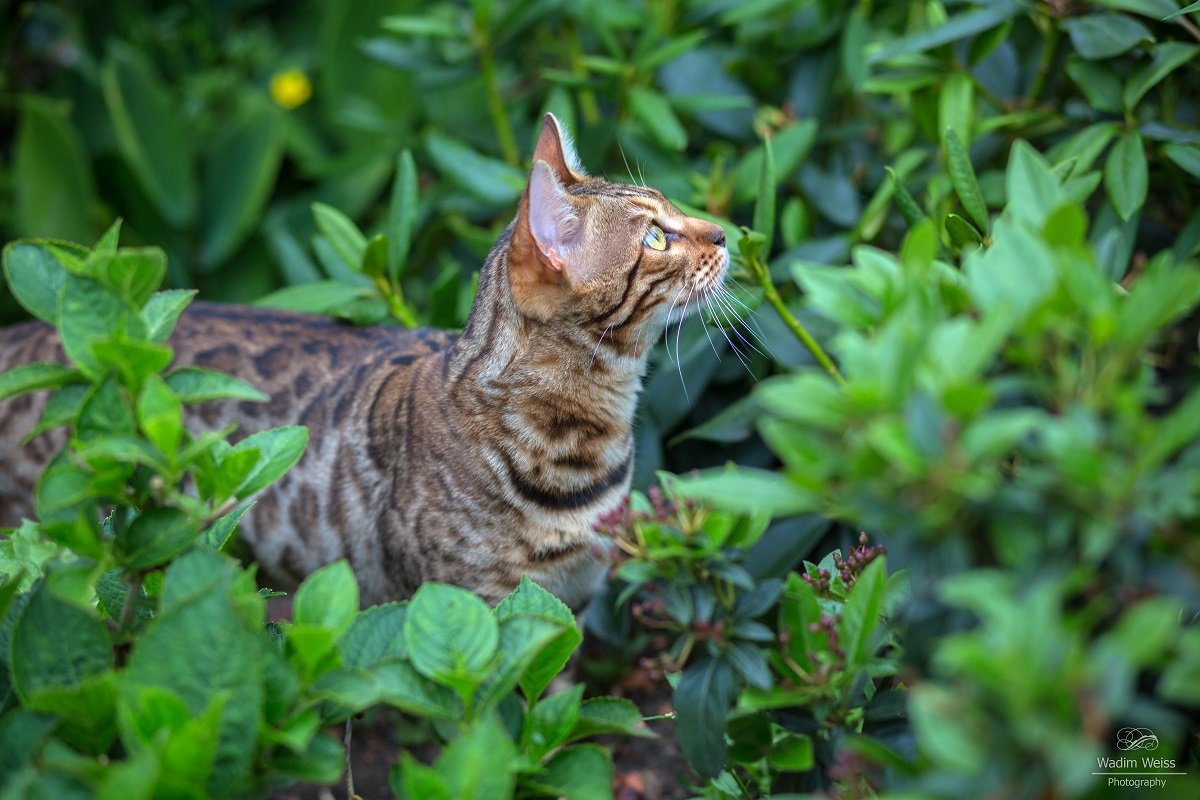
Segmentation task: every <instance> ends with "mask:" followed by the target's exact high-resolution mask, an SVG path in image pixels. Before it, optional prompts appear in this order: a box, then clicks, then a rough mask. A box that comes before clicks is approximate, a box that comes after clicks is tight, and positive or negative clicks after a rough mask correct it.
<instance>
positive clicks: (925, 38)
mask: <svg viewBox="0 0 1200 800" xmlns="http://www.w3.org/2000/svg"><path fill="white" fill-rule="evenodd" d="M1023 13H1025V8H1024V7H1023V6H1022V5H1021V3H1019V2H1017V0H994V1H993V2H990V3H988V4H987V5H986V6H984V7H983V8H979V9H976V10H973V11H966V12H964V13H961V14H955V15H954V16H953V17H951V18H950V19H949V20H947V21H946V22H944V23H943V24H941V25H938V26H936V27H933V28H929V29H927V30H923V31H917V32H916V33H910V34H908V35H906V36H901V37H899V38H897V39H894V40H893V41H891V42H888V43H887V44H886V45H884V46H883V47H881V48H879V49H878V50H876V51H875V52H873V53H871V55H870V56H869V57H868V59H867V60H868V61H869V62H870V63H871V64H882V63H884V62H886V61H891V60H892V59H894V58H897V57H898V56H904V55H909V54H911V53H922V52H924V51H926V50H932V49H933V48H935V47H941V46H942V45H944V44H949V43H950V42H956V41H958V40H960V39H965V38H967V37H968V36H974V35H975V34H978V33H983V32H984V31H986V30H990V29H991V28H994V27H996V26H997V25H999V24H1000V23H1002V22H1004V21H1005V20H1007V19H1011V18H1012V17H1015V16H1017V15H1018V14H1023Z"/></svg>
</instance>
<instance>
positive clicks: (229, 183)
mask: <svg viewBox="0 0 1200 800" xmlns="http://www.w3.org/2000/svg"><path fill="white" fill-rule="evenodd" d="M243 102H244V106H243V110H242V112H241V113H240V114H238V115H237V116H236V118H235V119H233V120H230V121H228V122H226V123H224V124H222V125H221V126H220V127H218V128H217V135H216V137H215V138H214V139H213V141H212V143H211V144H210V145H208V147H207V148H206V152H205V154H204V161H203V175H202V180H201V185H200V188H201V192H200V231H201V233H200V253H199V266H200V268H201V270H202V271H205V272H207V271H210V270H212V269H215V268H216V267H217V266H219V265H220V264H221V263H222V262H224V261H225V260H226V259H227V258H229V256H231V255H232V254H233V253H234V252H236V251H237V249H238V247H240V246H241V244H242V243H243V242H244V241H245V240H246V237H247V236H248V235H249V234H250V232H251V231H252V230H254V226H255V224H256V223H257V222H258V221H259V220H260V219H261V218H262V210H263V207H264V206H265V205H266V203H267V200H268V199H269V198H270V196H271V190H272V189H273V188H274V187H275V179H276V177H277V176H278V174H279V165H280V163H281V162H282V161H283V151H284V144H285V140H286V136H285V132H286V129H285V127H284V125H283V117H282V114H281V112H280V110H279V109H278V108H276V107H275V106H273V105H272V104H271V103H269V102H268V101H267V100H266V98H265V97H264V98H261V99H259V96H258V95H257V94H254V93H247V94H246V95H245V97H244V101H243Z"/></svg>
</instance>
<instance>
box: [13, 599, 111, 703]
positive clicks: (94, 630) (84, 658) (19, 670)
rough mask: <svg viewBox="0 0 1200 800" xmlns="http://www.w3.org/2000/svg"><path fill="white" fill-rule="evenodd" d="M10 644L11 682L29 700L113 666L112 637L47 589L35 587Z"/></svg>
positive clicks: (71, 685)
mask: <svg viewBox="0 0 1200 800" xmlns="http://www.w3.org/2000/svg"><path fill="white" fill-rule="evenodd" d="M11 636H12V638H11V640H10V642H9V645H8V650H9V660H10V664H11V670H12V682H13V688H14V689H16V691H17V695H18V696H19V697H20V698H21V701H22V703H24V704H26V705H28V703H29V701H30V700H31V698H33V697H34V696H36V695H37V693H38V692H41V691H43V690H46V689H57V688H67V687H73V686H79V685H80V683H82V682H83V681H84V680H86V679H88V678H92V677H95V676H97V675H100V674H102V673H104V672H107V671H108V670H111V669H112V668H113V649H112V640H111V639H110V638H109V635H108V631H107V629H105V627H104V625H103V623H101V622H100V620H98V619H96V618H95V617H94V616H92V614H91V613H89V612H88V611H85V610H84V609H82V608H79V607H78V606H75V605H73V604H71V603H68V602H67V601H66V600H63V599H62V598H60V597H58V596H57V595H55V594H54V593H53V592H51V591H50V587H49V585H48V584H47V582H45V581H43V582H42V583H40V584H38V586H37V587H36V588H35V589H34V590H33V593H32V595H31V596H30V598H29V602H28V603H26V604H25V607H24V609H22V610H21V612H20V615H19V616H18V617H17V618H16V622H15V624H14V625H13V627H12V634H11Z"/></svg>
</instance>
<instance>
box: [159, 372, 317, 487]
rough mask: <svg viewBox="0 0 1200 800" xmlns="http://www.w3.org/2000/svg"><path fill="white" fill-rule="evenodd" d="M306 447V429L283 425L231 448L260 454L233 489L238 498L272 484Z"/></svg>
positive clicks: (292, 464)
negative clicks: (241, 481)
mask: <svg viewBox="0 0 1200 800" xmlns="http://www.w3.org/2000/svg"><path fill="white" fill-rule="evenodd" d="M168 385H170V384H169V383H168ZM307 447H308V428H305V427H304V426H303V425H287V426H284V427H279V428H271V429H269V430H265V431H260V432H259V433H255V434H251V435H250V436H247V437H246V438H245V439H242V440H241V441H240V442H238V443H237V444H236V445H234V447H233V450H234V452H245V451H247V450H258V451H259V453H260V456H259V459H258V463H256V464H255V466H254V469H253V470H252V471H251V472H250V475H249V476H248V477H247V478H246V480H245V481H244V482H243V483H242V484H241V485H240V486H239V487H238V489H237V492H236V494H237V497H238V499H239V500H244V499H246V498H247V497H249V496H250V495H252V494H254V493H255V492H258V491H260V490H262V489H265V488H266V487H267V486H269V485H270V484H271V483H274V481H275V480H276V479H277V478H279V477H280V476H281V475H283V474H284V473H285V472H287V471H288V470H289V469H291V468H292V467H293V466H294V465H295V463H296V462H297V461H299V460H300V457H301V456H303V455H304V450H305V448H307Z"/></svg>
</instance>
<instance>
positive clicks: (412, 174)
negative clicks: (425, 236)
mask: <svg viewBox="0 0 1200 800" xmlns="http://www.w3.org/2000/svg"><path fill="white" fill-rule="evenodd" d="M416 232H417V165H416V162H415V161H413V155H412V151H411V150H409V149H408V148H405V149H404V150H403V151H402V152H401V153H400V155H399V156H397V157H396V179H395V181H394V182H393V183H392V199H391V203H390V204H389V205H388V214H387V237H388V278H389V279H390V280H391V281H392V282H393V283H394V282H396V281H398V280H399V279H400V274H401V272H403V270H404V265H405V263H406V262H407V261H408V253H409V250H411V249H412V242H413V237H414V236H415V235H416Z"/></svg>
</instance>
